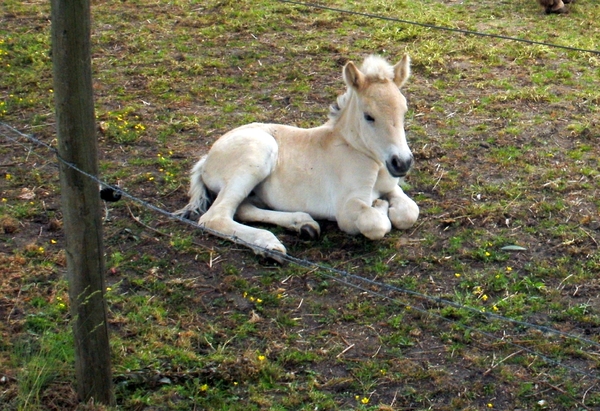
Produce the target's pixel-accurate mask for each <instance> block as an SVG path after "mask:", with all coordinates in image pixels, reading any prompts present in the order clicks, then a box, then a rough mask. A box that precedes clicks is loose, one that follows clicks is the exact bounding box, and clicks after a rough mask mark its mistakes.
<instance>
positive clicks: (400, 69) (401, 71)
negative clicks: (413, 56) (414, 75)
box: [394, 54, 410, 88]
mask: <svg viewBox="0 0 600 411" xmlns="http://www.w3.org/2000/svg"><path fill="white" fill-rule="evenodd" d="M409 77H410V57H408V54H405V55H404V57H402V60H400V62H399V63H398V64H396V65H395V66H394V83H396V85H397V86H398V88H400V87H402V86H403V85H404V83H406V80H408V78H409Z"/></svg>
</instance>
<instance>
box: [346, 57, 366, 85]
mask: <svg viewBox="0 0 600 411" xmlns="http://www.w3.org/2000/svg"><path fill="white" fill-rule="evenodd" d="M344 81H345V82H346V84H347V85H348V87H352V88H354V89H356V90H358V89H360V88H361V87H362V85H363V84H365V75H364V74H363V73H362V72H361V71H360V70H359V69H358V68H357V67H356V66H355V65H354V63H353V62H351V61H349V62H348V63H346V65H345V66H344Z"/></svg>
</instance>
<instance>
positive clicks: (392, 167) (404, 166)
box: [386, 155, 413, 177]
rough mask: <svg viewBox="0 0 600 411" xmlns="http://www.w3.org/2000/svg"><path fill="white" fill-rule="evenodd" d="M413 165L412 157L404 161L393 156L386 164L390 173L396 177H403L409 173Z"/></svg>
mask: <svg viewBox="0 0 600 411" xmlns="http://www.w3.org/2000/svg"><path fill="white" fill-rule="evenodd" d="M412 163H413V157H412V155H411V156H410V157H409V158H407V159H402V158H400V157H399V156H392V158H390V159H389V160H388V162H387V164H386V166H387V169H388V171H389V172H390V174H391V175H392V176H394V177H403V176H405V175H406V173H408V170H410V167H411V166H412Z"/></svg>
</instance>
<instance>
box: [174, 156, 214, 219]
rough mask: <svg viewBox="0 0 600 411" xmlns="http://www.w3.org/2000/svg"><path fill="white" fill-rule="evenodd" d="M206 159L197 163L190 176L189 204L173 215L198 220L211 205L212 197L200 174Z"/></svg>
mask: <svg viewBox="0 0 600 411" xmlns="http://www.w3.org/2000/svg"><path fill="white" fill-rule="evenodd" d="M205 161H206V157H203V158H201V159H200V161H198V162H197V163H196V164H195V165H194V168H192V172H191V174H190V190H189V191H188V194H189V196H190V202H189V203H188V205H186V206H185V207H183V208H182V209H181V210H177V211H175V212H174V213H173V214H174V215H178V216H181V217H183V218H187V219H190V220H192V219H194V220H196V219H198V218H200V216H201V215H202V214H204V213H206V211H207V210H208V208H209V207H210V205H211V204H212V202H213V200H214V197H213V195H212V193H211V192H210V191H208V188H207V187H206V186H205V185H204V182H203V181H202V173H203V171H204V162H205Z"/></svg>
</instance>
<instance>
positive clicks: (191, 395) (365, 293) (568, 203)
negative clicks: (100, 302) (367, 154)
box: [0, 1, 600, 410]
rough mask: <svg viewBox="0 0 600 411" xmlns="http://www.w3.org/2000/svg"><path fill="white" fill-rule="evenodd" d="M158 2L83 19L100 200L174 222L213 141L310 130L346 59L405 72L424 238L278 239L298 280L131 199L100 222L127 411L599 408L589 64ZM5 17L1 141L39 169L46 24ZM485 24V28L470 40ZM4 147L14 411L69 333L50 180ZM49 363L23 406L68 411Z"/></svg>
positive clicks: (595, 176) (598, 180)
mask: <svg viewBox="0 0 600 411" xmlns="http://www.w3.org/2000/svg"><path fill="white" fill-rule="evenodd" d="M176 3H177V4H167V3H164V4H163V3H161V2H157V3H155V4H151V5H150V4H144V5H140V4H128V3H121V4H119V5H114V4H111V3H108V2H98V4H94V5H93V11H94V16H95V24H94V31H93V37H92V39H93V43H94V54H93V64H94V88H95V92H96V102H97V116H98V136H99V144H100V149H101V158H100V167H101V175H102V176H103V178H105V179H106V180H107V181H108V182H110V183H119V184H120V185H121V187H122V188H123V189H124V190H126V191H127V192H128V193H130V194H132V195H134V196H135V197H138V198H140V199H142V200H144V201H147V202H149V203H151V204H153V205H155V206H158V207H160V208H163V209H165V210H176V209H178V208H180V207H182V206H183V205H185V204H186V202H187V194H186V191H187V173H188V170H189V168H190V167H191V165H192V164H193V162H194V161H195V160H196V158H197V157H198V156H199V155H201V154H203V153H205V152H206V151H207V149H208V147H209V146H210V144H211V143H212V142H213V141H214V140H215V139H216V138H217V137H218V136H219V135H220V134H222V133H223V132H225V131H226V130H228V129H230V128H232V127H233V126H235V125H239V124H243V123H246V122H249V121H264V122H266V121H269V122H278V123H286V124H296V125H299V126H304V127H308V126H315V125H318V124H320V123H322V122H324V121H325V120H326V114H327V109H328V105H329V104H331V103H333V102H334V100H335V97H336V95H337V94H338V93H340V92H342V91H343V83H342V81H341V78H340V76H341V69H342V66H343V65H344V64H345V63H346V62H347V61H348V59H353V60H359V59H360V58H361V56H363V55H364V54H365V52H366V51H375V52H379V53H383V54H386V55H389V56H392V58H396V57H397V56H400V55H401V54H402V53H404V52H406V51H408V52H409V53H410V54H411V56H412V57H413V75H412V78H411V80H410V81H409V83H408V84H407V86H406V88H405V90H404V92H405V94H406V96H407V98H408V100H409V105H410V108H411V111H410V112H409V115H408V117H407V133H408V136H409V140H410V144H411V147H412V150H413V153H414V155H415V160H416V164H415V169H414V170H413V172H412V173H411V175H410V176H409V177H408V178H407V192H408V193H410V195H411V196H413V197H414V198H415V200H416V201H417V202H418V204H419V205H420V206H421V210H422V215H421V218H420V220H419V222H418V223H417V225H416V226H415V227H414V228H413V229H411V230H408V231H406V232H394V233H392V234H390V235H389V236H388V237H386V238H385V239H384V240H383V241H380V242H371V241H368V240H365V239H363V238H360V237H351V236H348V235H345V234H343V233H341V232H340V231H339V230H338V229H337V227H336V225H335V224H334V223H331V222H322V236H321V238H320V239H319V240H318V241H306V240H301V239H299V238H297V237H296V236H295V235H292V234H290V233H287V232H284V231H282V230H274V232H276V233H277V235H278V237H280V238H281V239H282V242H283V243H284V244H285V245H286V247H287V248H288V252H289V253H290V255H292V256H294V257H296V258H299V259H304V260H307V261H311V262H314V263H316V264H319V265H320V266H313V267H309V268H305V267H297V266H295V265H293V264H286V265H283V266H281V265H277V264H274V263H272V262H270V261H266V260H264V259H261V258H259V257H256V256H254V255H253V254H252V253H251V252H250V251H247V250H246V249H244V248H242V247H239V246H235V245H232V244H230V243H228V242H225V241H221V240H218V239H215V238H213V237H210V236H206V235H203V234H201V233H200V232H199V231H198V230H196V229H194V228H191V227H186V226H185V225H183V224H181V223H178V222H174V221H172V220H169V219H168V218H166V217H165V216H162V215H160V214H157V213H155V212H153V211H151V210H149V209H147V208H145V207H144V206H143V205H141V204H139V203H136V202H133V201H130V200H126V199H124V200H122V201H120V202H118V203H114V204H106V209H105V211H106V214H105V220H104V221H105V225H104V230H105V246H106V255H107V285H108V287H109V290H108V291H107V300H108V307H109V317H110V327H111V335H112V338H113V343H112V349H113V352H114V358H113V362H114V364H113V367H114V369H115V383H116V391H117V399H118V402H119V406H120V407H121V408H122V409H132V410H154V409H242V408H245V409H273V410H276V409H316V408H318V409H379V410H384V409H415V410H417V409H418V410H421V409H422V410H425V409H435V410H457V409H464V410H482V409H500V410H517V409H522V410H525V409H527V410H536V409H552V410H574V409H596V408H597V407H598V406H599V405H600V391H599V388H598V378H597V375H598V367H599V365H600V364H599V355H600V346H599V344H600V340H599V336H600V334H599V333H600V316H599V310H600V305H599V301H600V280H599V277H598V274H599V273H600V253H599V251H598V248H599V245H598V242H599V241H600V216H599V215H600V213H599V211H600V203H599V200H598V199H599V198H600V196H599V194H598V192H599V188H600V171H599V168H600V166H599V164H598V161H599V159H600V151H599V148H598V147H599V146H598V144H597V143H598V136H599V131H600V130H599V120H600V113H599V111H598V104H599V102H600V95H599V94H598V90H599V89H598V87H597V86H598V83H597V79H598V76H597V75H598V73H599V70H600V69H599V67H600V66H599V63H598V59H597V56H596V55H592V54H590V55H581V54H578V53H566V52H563V51H555V50H552V49H546V48H543V47H535V46H530V45H523V44H519V43H514V44H513V43H510V42H502V43H498V42H497V41H494V40H487V39H482V38H476V37H472V36H459V37H458V38H457V39H455V40H454V41H452V39H451V38H449V37H447V35H445V34H443V33H436V32H432V31H430V30H425V29H419V30H417V29H413V28H411V27H402V28H398V26H397V25H393V24H386V25H381V24H380V23H379V22H378V23H377V24H375V23H373V22H371V20H369V19H366V18H361V17H353V18H350V17H348V16H341V15H339V14H335V13H329V12H325V11H315V10H310V11H309V10H307V9H304V8H293V7H290V6H288V5H280V4H278V5H271V4H269V5H265V7H264V9H263V8H260V7H255V6H254V5H253V4H252V3H251V2H250V3H247V2H240V3H239V4H237V3H233V2H227V1H225V2H209V3H208V4H202V5H198V4H195V5H194V7H191V5H190V4H187V3H186V4H183V3H180V2H176ZM427 3H428V4H429V3H431V4H434V3H436V2H427ZM437 3H439V4H441V6H440V5H438V7H442V6H444V7H450V8H449V9H447V12H448V13H457V14H456V15H455V14H453V16H454V17H455V21H457V22H458V23H457V24H459V25H460V24H464V25H465V26H470V25H472V24H475V23H476V22H478V23H477V24H478V25H477V27H478V28H480V29H485V28H486V27H490V29H491V28H495V27H505V28H504V30H506V31H507V33H506V34H508V35H512V34H513V33H512V32H513V31H515V32H517V33H521V32H522V29H523V27H527V29H528V30H530V31H529V33H530V34H531V33H536V31H535V30H536V28H537V29H538V30H539V27H540V26H539V25H544V24H548V23H547V22H546V23H544V22H537V21H536V19H534V18H532V17H530V14H528V13H538V12H539V10H537V8H536V6H535V5H532V6H531V7H530V8H525V9H523V10H518V11H511V13H509V14H506V12H505V11H504V10H503V9H502V10H501V8H499V7H495V6H494V3H496V2H487V1H486V2H479V4H474V3H470V2H467V3H466V4H465V6H464V8H459V5H458V3H455V2H441V3H440V2H437ZM446 3H447V4H446ZM461 4H462V3H461ZM381 7H383V6H381ZM389 7H392V6H389ZM431 7H433V6H431ZM1 10H2V15H1V18H2V21H3V22H4V23H5V24H7V27H10V29H11V30H13V31H14V33H17V34H20V35H21V37H19V36H17V35H16V34H11V31H10V30H8V31H2V32H1V33H2V37H1V39H2V41H3V43H0V45H1V46H2V47H0V51H3V53H2V54H0V56H1V57H3V60H2V61H1V63H3V64H4V65H6V64H9V65H10V70H8V72H7V73H8V74H7V75H6V76H3V79H2V81H1V82H0V96H1V97H2V101H3V102H4V104H3V106H1V107H0V113H2V114H1V116H0V121H1V122H2V123H5V124H8V125H10V126H11V127H15V128H16V129H18V130H21V131H22V132H24V133H27V134H33V135H34V136H35V137H36V138H39V139H41V140H42V141H45V142H47V143H50V144H53V143H54V142H55V140H54V139H55V130H54V120H53V115H52V101H51V93H50V90H51V78H50V66H49V58H48V56H47V54H45V53H47V51H48V49H47V46H48V39H47V35H48V31H49V20H48V10H47V7H45V6H43V5H41V4H35V5H32V6H31V7H27V6H17V5H15V4H13V3H10V2H9V4H7V5H6V6H4V8H3V9H1ZM486 10H491V11H490V12H493V13H494V16H495V17H496V19H498V20H499V21H501V22H504V23H505V25H504V26H502V25H498V26H496V25H493V24H491V23H490V24H491V25H489V24H484V23H481V22H482V21H487V20H482V19H483V15H481V16H479V15H477V13H484V14H485V13H487V11H486ZM578 10H579V11H578ZM593 10H596V9H593ZM386 11H389V10H386ZM392 11H393V10H392ZM468 12H470V13H473V14H474V15H476V16H478V17H479V19H478V20H477V21H475V20H469V18H468V17H467V16H466V14H464V13H468ZM382 13H383V12H382ZM591 15H593V14H591ZM488 17H489V16H488ZM429 18H430V19H432V21H434V22H435V23H438V24H442V23H444V21H438V19H442V18H443V17H440V14H435V13H434V14H432V15H431V16H429ZM471 18H473V19H474V17H471ZM274 21H282V22H284V23H282V24H279V23H277V24H276V23H274ZM510 22H513V23H512V24H509V23H510ZM552 23H553V24H556V25H557V26H556V28H554V27H553V28H546V30H547V32H548V38H549V39H550V40H554V41H558V39H560V35H561V34H562V33H564V32H565V31H564V27H563V26H562V25H571V24H572V25H574V26H577V25H579V26H581V27H588V26H586V25H589V17H586V15H585V13H583V12H582V10H581V9H575V10H574V11H573V14H572V18H571V21H570V22H569V21H567V20H558V18H557V19H555V20H552ZM567 27H570V26H567ZM225 28H226V29H225ZM561 30H563V31H561ZM327 33H329V34H327ZM332 33H335V35H334V34H332ZM573 33H574V29H573V30H572V34H573ZM594 33H597V31H596V32H594ZM576 34H577V33H574V34H573V35H576ZM532 35H533V34H532ZM29 36H31V37H29ZM4 53H6V54H4ZM40 53H41V54H40ZM3 110H4V111H3ZM0 135H1V136H2V137H3V140H0V173H1V177H2V178H1V180H0V197H1V198H2V204H1V205H0V217H1V218H0V233H1V234H0V236H1V241H0V267H2V268H1V270H2V274H1V275H0V289H1V290H2V291H1V293H0V329H1V331H2V343H1V344H0V353H1V354H0V360H1V361H0V362H1V363H2V364H3V365H2V366H0V378H2V380H0V392H1V393H0V404H6V405H7V407H8V409H18V407H17V404H21V405H23V398H24V397H27V392H36V391H35V385H34V384H32V385H30V386H28V385H26V384H25V382H26V381H29V380H32V379H34V380H35V378H32V376H36V375H46V373H44V372H43V367H41V368H40V367H39V364H35V363H34V362H32V361H26V360H25V358H29V357H30V356H32V355H33V354H35V353H40V352H41V353H42V354H44V353H45V351H44V350H45V349H46V346H45V345H44V344H46V343H47V341H48V337H47V334H48V333H54V334H57V335H59V334H61V333H62V334H64V335H67V334H68V324H69V315H68V301H66V300H68V299H67V297H66V287H67V285H66V282H65V280H64V272H65V258H64V252H63V251H62V247H63V245H64V232H63V231H62V228H61V211H60V203H59V202H60V198H59V193H58V176H57V167H56V164H55V159H54V156H53V155H52V154H51V153H48V151H46V150H45V149H40V148H35V149H32V145H31V144H30V142H28V141H27V140H26V139H24V138H23V137H22V136H20V135H19V133H16V132H15V131H13V130H12V129H11V128H9V127H6V126H5V125H1V124H0ZM14 140H16V141H14ZM506 246H519V247H522V248H523V249H524V250H520V251H514V250H513V251H510V250H506V249H503V247H506ZM326 267H332V268H334V269H337V270H343V271H344V272H346V273H348V274H347V275H340V273H339V272H336V271H331V270H328V269H327V268H326ZM363 278H364V279H367V280H368V281H365V280H363ZM449 302H451V303H449ZM461 307H462V308H461ZM488 313H491V314H493V315H498V316H502V317H505V318H506V319H505V320H499V319H497V318H496V317H493V316H489V315H487V314H488ZM507 319H508V320H507ZM574 336H579V337H580V338H574ZM55 344H56V345H53V347H54V348H55V349H56V347H57V346H59V347H62V346H61V345H60V344H63V345H64V344H65V343H64V341H59V342H56V343H55ZM65 346H66V345H65ZM44 355H46V356H45V357H44ZM44 355H42V358H45V359H46V363H47V364H51V365H52V366H55V367H57V371H56V372H54V373H51V376H50V377H48V380H47V381H45V382H44V383H42V384H40V387H38V388H37V390H38V391H37V394H35V395H34V396H33V397H36V396H37V397H38V399H37V400H38V401H37V403H36V402H35V401H34V400H33V399H28V401H29V404H42V405H40V406H39V407H40V408H39V409H56V410H62V409H73V408H74V407H75V406H76V405H75V404H76V400H75V393H74V390H73V389H72V385H71V383H72V375H71V374H70V372H69V370H68V367H65V365H64V363H63V362H61V361H62V360H61V359H60V358H58V359H55V358H54V355H50V354H48V353H45V354H44ZM20 357H21V358H20ZM59 357H60V356H59ZM48 358H51V360H52V361H50V360H48ZM55 360H56V362H53V361H55ZM61 364H62V365H61ZM67 364H68V362H67ZM36 367H37V368H36ZM204 387H206V388H204ZM28 390H29V391H28ZM25 404H28V403H27V402H25ZM44 407H45V408H44ZM194 407H195V408H194ZM80 408H81V407H80ZM92 408H93V407H92ZM21 409H26V408H21ZM32 409H37V408H32Z"/></svg>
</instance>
